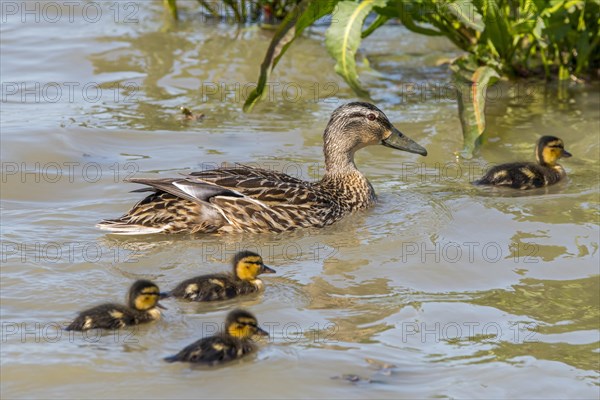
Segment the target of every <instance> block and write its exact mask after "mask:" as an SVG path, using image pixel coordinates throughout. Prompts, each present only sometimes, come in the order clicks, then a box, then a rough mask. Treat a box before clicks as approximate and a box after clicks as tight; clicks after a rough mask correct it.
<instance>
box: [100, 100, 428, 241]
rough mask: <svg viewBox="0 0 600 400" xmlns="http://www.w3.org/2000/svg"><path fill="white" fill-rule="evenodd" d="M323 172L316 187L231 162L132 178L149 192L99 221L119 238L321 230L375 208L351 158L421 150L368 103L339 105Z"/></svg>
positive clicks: (328, 131) (327, 140) (327, 137)
mask: <svg viewBox="0 0 600 400" xmlns="http://www.w3.org/2000/svg"><path fill="white" fill-rule="evenodd" d="M323 140H324V147H323V149H324V154H325V173H324V175H323V178H322V179H321V180H320V181H317V182H307V181H303V180H300V179H297V178H294V177H291V176H289V175H286V174H283V173H280V172H276V171H272V170H266V169H261V168H254V167H249V166H244V165H237V166H235V167H231V168H219V169H213V170H208V171H201V172H194V173H191V174H189V175H185V176H183V177H180V178H158V179H156V178H131V179H128V181H129V182H134V183H140V184H143V185H146V186H147V187H146V188H142V189H138V190H137V191H139V192H151V194H149V195H148V196H147V197H146V198H144V199H143V200H141V201H140V202H138V203H137V204H135V205H134V206H133V208H131V210H129V211H128V212H127V213H126V214H125V215H123V216H121V217H119V218H115V219H108V220H104V221H102V222H100V223H99V224H98V225H97V226H98V227H99V228H101V229H104V230H108V231H111V232H112V233H117V234H152V233H180V232H187V233H228V232H252V233H258V232H283V231H288V230H292V229H297V228H307V227H323V226H326V225H330V224H333V223H334V222H336V221H338V220H340V219H341V218H343V217H345V216H346V215H348V214H350V213H352V212H354V211H357V210H361V209H365V208H368V207H371V206H373V205H374V204H375V201H376V195H375V190H374V189H373V186H371V183H370V182H369V181H368V180H367V178H366V177H365V176H364V175H363V174H362V173H361V172H360V171H359V170H358V169H357V167H356V165H355V164H354V153H355V152H356V151H357V150H359V149H361V148H363V147H366V146H370V145H376V144H382V145H384V146H387V147H391V148H394V149H398V150H403V151H407V152H410V153H416V154H421V155H423V156H425V155H427V151H426V150H425V149H424V148H423V147H421V146H420V145H418V144H417V143H415V142H414V141H413V140H411V139H410V138H408V137H407V136H405V135H404V134H402V133H401V132H400V131H399V130H398V129H396V128H395V127H394V125H392V123H391V122H390V121H389V119H388V118H387V117H386V115H385V114H384V113H383V112H382V111H381V110H379V109H378V108H377V107H375V106H374V105H372V104H369V103H362V102H354V103H348V104H345V105H342V106H340V107H338V108H337V109H336V110H335V111H334V112H333V114H332V115H331V119H330V120H329V123H328V124H327V127H326V128H325V132H324V134H323Z"/></svg>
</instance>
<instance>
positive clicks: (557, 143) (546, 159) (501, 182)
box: [473, 136, 571, 189]
mask: <svg viewBox="0 0 600 400" xmlns="http://www.w3.org/2000/svg"><path fill="white" fill-rule="evenodd" d="M535 157H536V160H537V163H533V162H515V163H507V164H501V165H497V166H495V167H493V168H490V170H489V171H488V172H487V173H486V174H485V175H484V176H483V177H482V178H481V179H479V180H477V181H475V182H473V183H474V184H476V185H493V186H507V187H511V188H513V189H533V188H539V187H542V186H548V185H552V184H555V183H556V182H558V181H560V180H561V179H563V178H564V177H565V176H567V174H566V173H565V170H564V168H563V167H562V166H561V165H560V164H558V163H557V162H556V161H557V160H558V159H559V158H561V157H565V158H567V157H571V153H569V152H568V151H566V150H565V145H564V143H563V141H562V140H561V139H559V138H557V137H555V136H542V137H541V138H540V139H539V140H538V142H537V144H536V147H535Z"/></svg>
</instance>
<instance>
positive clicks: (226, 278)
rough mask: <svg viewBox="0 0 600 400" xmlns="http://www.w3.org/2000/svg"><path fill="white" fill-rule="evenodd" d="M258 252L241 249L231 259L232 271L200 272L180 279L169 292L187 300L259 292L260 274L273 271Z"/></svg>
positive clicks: (221, 298) (219, 297)
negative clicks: (202, 273)
mask: <svg viewBox="0 0 600 400" xmlns="http://www.w3.org/2000/svg"><path fill="white" fill-rule="evenodd" d="M274 273H275V270H274V269H272V268H269V267H267V266H266V265H265V264H264V263H263V259H262V257H261V256H260V255H258V254H256V253H253V252H251V251H241V252H239V253H237V254H236V255H235V257H234V258H233V273H229V274H210V275H201V276H197V277H195V278H191V279H188V280H185V281H183V282H181V283H180V284H179V285H177V287H176V288H175V289H173V290H172V291H171V292H170V293H169V295H171V296H174V297H178V298H182V299H187V300H190V301H213V300H226V299H231V298H233V297H236V296H239V295H244V294H249V293H254V292H258V291H259V290H261V289H262V288H263V282H262V281H261V280H260V279H258V278H257V275H260V274H274Z"/></svg>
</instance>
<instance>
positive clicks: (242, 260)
mask: <svg viewBox="0 0 600 400" xmlns="http://www.w3.org/2000/svg"><path fill="white" fill-rule="evenodd" d="M274 273H275V270H274V269H272V268H269V267H267V266H266V265H265V264H264V262H263V259H262V257H261V256H260V255H258V254H256V253H254V252H251V251H240V252H239V253H237V254H236V255H235V257H233V274H234V275H235V276H236V277H238V278H239V279H241V280H243V281H254V280H255V279H256V277H257V276H258V275H260V274H274Z"/></svg>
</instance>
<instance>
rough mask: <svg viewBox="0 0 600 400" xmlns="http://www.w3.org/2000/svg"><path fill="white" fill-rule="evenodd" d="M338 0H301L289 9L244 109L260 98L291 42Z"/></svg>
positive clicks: (331, 8)
mask: <svg viewBox="0 0 600 400" xmlns="http://www.w3.org/2000/svg"><path fill="white" fill-rule="evenodd" d="M338 1H339V0H303V1H301V2H300V3H298V5H296V7H295V8H294V9H293V10H292V11H290V12H289V13H288V14H287V16H286V17H285V19H284V20H283V22H282V23H281V25H280V26H279V28H277V31H275V35H274V36H273V39H271V43H270V44H269V48H268V49H267V54H265V58H264V59H263V62H262V64H261V66H260V75H259V77H258V82H257V84H256V88H255V89H254V90H253V91H252V92H251V93H250V94H249V95H248V98H247V99H246V101H245V103H244V111H245V112H248V111H250V110H252V108H253V107H254V105H255V104H256V103H257V102H258V101H259V100H260V98H261V97H262V95H263V92H264V90H265V86H266V84H267V79H268V78H269V75H270V73H271V71H272V70H273V68H275V66H276V65H277V63H278V62H279V60H280V59H281V56H283V54H284V53H285V52H286V50H287V49H288V47H289V46H290V45H291V44H292V42H293V41H294V40H295V39H296V38H297V37H298V36H300V35H301V34H302V31H304V29H305V28H306V27H308V26H310V25H312V24H313V23H314V22H315V21H317V20H318V19H320V18H322V17H323V16H325V15H327V14H331V12H332V11H333V10H334V8H335V5H336V4H337V3H338Z"/></svg>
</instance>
